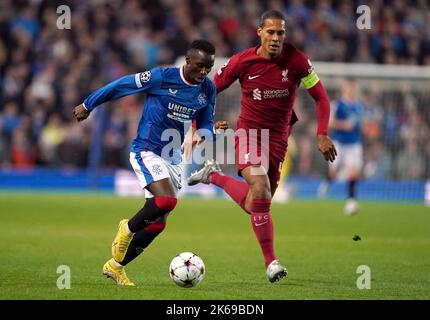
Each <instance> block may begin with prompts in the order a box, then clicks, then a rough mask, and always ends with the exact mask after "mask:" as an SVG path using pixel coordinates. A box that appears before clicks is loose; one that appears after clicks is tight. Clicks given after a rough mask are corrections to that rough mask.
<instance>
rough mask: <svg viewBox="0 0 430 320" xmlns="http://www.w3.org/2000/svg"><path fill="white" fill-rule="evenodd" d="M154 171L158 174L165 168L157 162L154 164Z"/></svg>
mask: <svg viewBox="0 0 430 320" xmlns="http://www.w3.org/2000/svg"><path fill="white" fill-rule="evenodd" d="M152 172H154V173H155V174H156V175H159V174H161V173H162V172H163V169H161V166H160V165H159V164H155V165H153V166H152Z"/></svg>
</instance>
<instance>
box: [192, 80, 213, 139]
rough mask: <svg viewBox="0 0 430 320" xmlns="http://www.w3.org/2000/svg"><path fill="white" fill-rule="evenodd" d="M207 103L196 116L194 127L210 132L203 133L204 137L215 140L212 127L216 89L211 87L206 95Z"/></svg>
mask: <svg viewBox="0 0 430 320" xmlns="http://www.w3.org/2000/svg"><path fill="white" fill-rule="evenodd" d="M208 99H209V101H208V104H207V106H206V108H203V110H201V111H200V112H199V113H198V114H197V116H196V128H197V129H198V130H200V129H206V130H208V132H210V133H211V134H210V135H209V136H208V135H207V134H203V135H201V136H204V137H205V139H207V140H210V141H213V140H215V129H214V116H215V104H216V90H215V87H212V88H211V90H210V94H209V96H208Z"/></svg>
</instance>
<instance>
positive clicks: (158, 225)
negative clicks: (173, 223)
mask: <svg viewBox="0 0 430 320" xmlns="http://www.w3.org/2000/svg"><path fill="white" fill-rule="evenodd" d="M165 228H166V222H165V221H155V222H154V223H151V224H150V225H148V226H146V227H145V228H144V230H145V231H147V232H152V233H161V232H162V231H163V230H164V229H165Z"/></svg>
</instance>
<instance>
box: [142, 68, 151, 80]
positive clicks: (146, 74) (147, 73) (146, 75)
mask: <svg viewBox="0 0 430 320" xmlns="http://www.w3.org/2000/svg"><path fill="white" fill-rule="evenodd" d="M150 79H151V71H149V70H148V71H145V72H142V73H141V74H140V80H141V81H142V82H148V81H149V80H150Z"/></svg>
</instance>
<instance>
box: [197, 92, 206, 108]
mask: <svg viewBox="0 0 430 320" xmlns="http://www.w3.org/2000/svg"><path fill="white" fill-rule="evenodd" d="M197 100H199V103H200V105H202V106H204V105H205V104H206V94H204V93H200V94H199V96H198V98H197Z"/></svg>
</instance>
